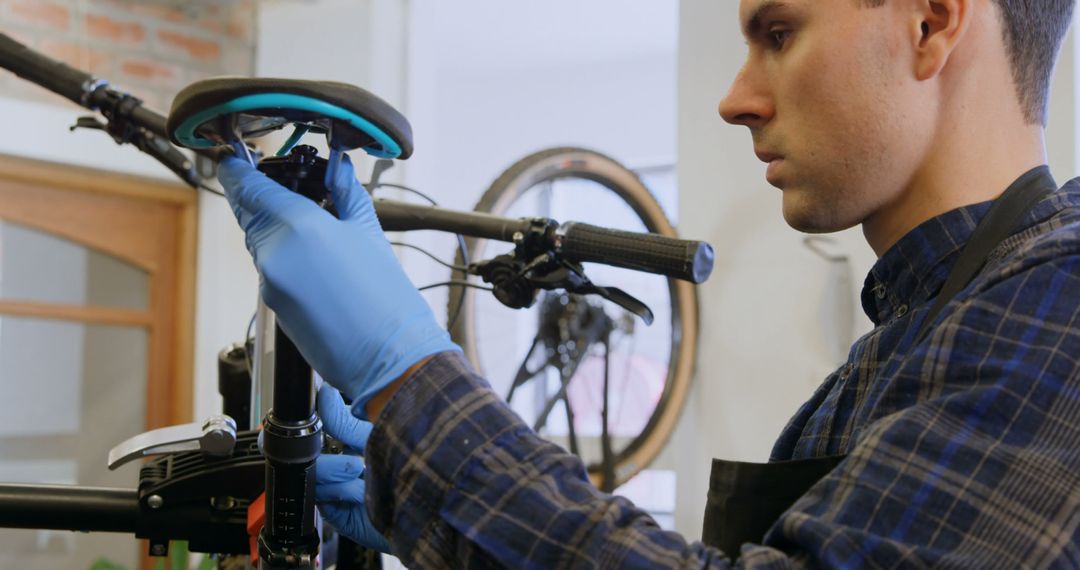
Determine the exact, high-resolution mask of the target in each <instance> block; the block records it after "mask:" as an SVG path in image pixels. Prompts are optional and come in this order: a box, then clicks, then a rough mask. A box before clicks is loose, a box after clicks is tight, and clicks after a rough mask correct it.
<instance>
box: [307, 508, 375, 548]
mask: <svg viewBox="0 0 1080 570" xmlns="http://www.w3.org/2000/svg"><path fill="white" fill-rule="evenodd" d="M363 509H364V507H363V505H336V504H334V503H322V504H320V505H319V512H320V513H321V514H322V517H323V519H325V520H326V522H328V523H330V526H332V527H334V528H336V529H337V530H338V532H339V533H341V534H343V535H344V536H346V537H348V538H349V539H351V540H352V541H353V542H355V543H357V544H359V545H360V546H363V547H365V548H371V549H374V550H378V551H379V552H385V553H387V554H390V543H389V542H387V540H386V538H385V537H383V535H382V534H379V531H377V530H375V527H374V526H372V524H371V521H370V520H369V519H368V518H367V514H366V513H365V512H364V511H363Z"/></svg>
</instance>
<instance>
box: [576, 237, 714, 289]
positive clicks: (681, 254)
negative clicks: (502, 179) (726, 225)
mask: <svg viewBox="0 0 1080 570" xmlns="http://www.w3.org/2000/svg"><path fill="white" fill-rule="evenodd" d="M559 234H561V239H560V240H559V243H560V245H559V247H558V250H559V252H560V253H562V255H563V257H564V258H566V259H569V260H572V261H592V262H596V263H604V264H607V265H614V266H616V267H625V268H627V269H636V270H638V271H645V272H648V273H658V274H660V275H666V276H668V277H674V278H675V279H683V280H685V281H692V282H694V283H704V282H705V280H706V279H708V278H709V274H711V273H712V269H713V257H714V256H713V248H712V246H711V245H709V244H707V243H705V242H703V241H690V240H682V239H676V238H670V237H666V236H661V235H657V234H645V233H635V232H626V231H621V230H612V229H608V228H601V227H598V226H592V225H589V224H582V223H577V222H568V223H565V224H563V225H562V226H560V227H559Z"/></svg>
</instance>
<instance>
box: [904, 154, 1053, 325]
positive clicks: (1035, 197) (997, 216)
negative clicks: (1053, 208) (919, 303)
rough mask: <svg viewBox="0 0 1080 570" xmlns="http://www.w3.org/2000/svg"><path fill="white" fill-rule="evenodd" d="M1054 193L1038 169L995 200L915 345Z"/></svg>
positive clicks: (1045, 171)
mask: <svg viewBox="0 0 1080 570" xmlns="http://www.w3.org/2000/svg"><path fill="white" fill-rule="evenodd" d="M1055 190H1057V184H1056V183H1055V182H1054V177H1053V176H1051V175H1050V168H1049V167H1047V166H1040V167H1037V168H1034V169H1032V170H1029V171H1028V172H1026V173H1025V174H1024V175H1023V176H1021V177H1020V178H1019V179H1017V181H1016V182H1013V184H1012V185H1011V186H1009V188H1008V189H1006V190H1005V193H1004V194H1002V195H1001V197H1000V198H998V199H997V200H995V201H994V205H993V206H991V207H990V211H989V212H987V214H986V217H985V218H983V220H982V222H980V223H979V225H978V226H977V227H976V228H975V231H974V232H972V234H971V239H969V240H968V242H967V244H966V245H965V246H964V249H963V250H962V251H961V252H960V258H959V259H957V260H956V265H955V266H953V269H952V271H951V272H950V273H949V276H948V277H947V278H946V279H945V285H943V286H942V287H941V291H940V292H939V293H938V296H937V299H936V300H935V301H934V305H933V306H932V307H931V308H930V312H929V313H927V315H926V318H925V319H923V322H922V326H921V327H920V328H919V334H918V335H916V337H915V344H918V343H920V342H922V340H923V338H924V337H925V336H926V334H927V332H929V330H930V327H931V325H933V323H934V321H935V320H936V319H937V316H938V314H939V313H940V312H941V309H943V308H944V307H945V305H947V304H948V303H949V301H951V300H953V298H954V297H956V294H957V293H959V292H960V291H963V290H964V287H967V286H968V285H969V284H970V283H971V281H972V280H973V279H975V276H976V275H978V274H979V271H982V268H983V267H984V266H986V262H987V260H988V259H989V257H990V253H991V252H992V251H993V250H994V248H996V247H997V246H998V245H1000V244H1001V242H1002V241H1004V240H1005V238H1007V237H1009V236H1010V235H1011V234H1012V232H1013V230H1015V228H1016V225H1017V224H1018V223H1020V220H1021V219H1022V218H1023V217H1024V216H1025V215H1026V214H1027V213H1028V212H1029V211H1031V208H1032V207H1034V206H1035V204H1036V203H1037V202H1038V201H1039V200H1042V199H1043V198H1044V197H1046V196H1048V195H1049V194H1050V193H1052V192H1054V191H1055Z"/></svg>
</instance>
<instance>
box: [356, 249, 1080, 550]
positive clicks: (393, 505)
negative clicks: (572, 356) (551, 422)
mask: <svg viewBox="0 0 1080 570" xmlns="http://www.w3.org/2000/svg"><path fill="white" fill-rule="evenodd" d="M1077 291H1080V256H1062V257H1059V258H1057V259H1055V260H1053V261H1052V262H1047V263H1038V264H1034V265H1031V266H1028V267H1025V268H1023V270H1019V271H1016V272H1015V273H1014V274H1012V275H1011V276H1009V277H1008V278H1007V279H1003V280H1001V281H1000V282H998V283H995V284H993V286H991V287H989V288H988V289H987V290H986V291H983V292H982V293H980V294H979V295H977V296H975V297H972V298H969V299H966V300H965V301H964V302H963V306H962V307H960V308H957V309H955V310H953V312H952V313H951V314H950V315H949V316H948V317H947V318H946V320H945V322H944V323H943V324H942V325H941V326H939V327H937V328H936V332H935V333H934V335H933V336H932V339H931V342H928V343H925V344H924V345H923V346H921V347H920V348H919V349H917V350H915V351H914V352H912V354H911V355H909V356H908V357H907V358H906V359H904V361H903V362H902V363H901V364H900V365H899V366H900V369H899V370H895V371H893V373H892V374H889V375H887V377H885V378H883V379H882V380H881V381H887V382H892V383H894V385H893V386H890V388H889V390H890V391H891V390H900V391H916V392H919V393H920V401H919V403H917V404H915V405H910V406H906V407H903V408H902V409H897V410H895V411H894V412H892V413H889V414H888V415H885V416H883V417H880V418H877V419H874V420H873V421H868V422H867V425H866V426H865V429H863V430H861V432H860V433H857V434H855V436H856V440H857V442H858V443H857V444H856V445H855V446H854V448H853V449H852V451H851V454H850V456H849V457H848V458H847V459H846V460H845V461H844V462H843V463H841V465H840V466H839V467H838V468H837V469H836V470H834V471H833V472H832V473H830V474H829V475H827V476H826V477H825V478H824V479H823V480H822V481H820V482H819V483H818V484H817V485H816V486H814V487H813V488H812V489H811V491H810V492H809V493H808V494H807V495H805V496H804V497H802V498H801V499H800V500H799V501H798V502H797V503H796V504H795V505H794V507H793V508H792V509H791V510H789V511H788V512H787V513H785V514H784V515H783V517H781V519H780V521H778V523H777V524H776V525H775V526H774V527H773V528H772V529H771V531H770V532H769V534H768V535H767V536H766V537H765V540H764V544H763V545H751V544H747V545H744V546H743V548H742V551H741V552H740V553H739V555H740V559H739V560H738V561H737V562H736V565H738V566H741V567H755V568H791V567H802V566H814V567H817V566H825V567H870V568H876V567H896V566H933V565H955V566H965V567H1021V566H1024V567H1026V566H1035V567H1052V566H1055V565H1071V566H1076V565H1078V564H1080V547H1078V544H1080V475H1078V474H1080V444H1078V443H1080V374H1078V360H1077V359H1078V355H1080V329H1078V327H1077V325H1078V323H1080V303H1077V294H1076V292H1077ZM911 334H914V330H912V331H911ZM946 355H948V356H946ZM888 393H889V391H886V394H888ZM883 405H885V406H886V407H887V403H886V404H883ZM367 451H368V457H367V460H368V468H369V471H368V495H367V500H368V508H369V512H370V514H371V516H372V520H373V522H374V524H375V526H376V527H377V528H379V529H381V530H383V531H384V532H385V533H386V534H387V536H388V538H389V540H390V543H391V544H392V545H393V547H394V550H395V553H396V554H398V555H399V557H401V558H402V560H403V561H404V562H405V563H406V564H407V565H408V566H410V567H413V568H450V567H499V566H502V567H510V568H525V567H528V568H561V567H596V566H600V567H618V568H622V567H631V568H644V567H688V568H704V567H718V568H723V567H728V566H730V565H731V561H730V560H729V559H728V558H727V557H726V556H725V554H724V553H722V552H719V551H717V550H715V549H710V548H707V547H704V546H702V545H701V544H700V543H688V542H687V541H685V540H684V539H683V538H682V537H681V536H679V535H678V534H675V533H672V532H667V531H664V530H661V529H660V528H658V527H657V525H656V524H655V522H654V521H653V520H652V519H651V518H650V517H649V516H648V515H647V514H646V513H644V512H642V511H640V510H638V509H636V508H635V507H634V506H633V505H632V504H630V503H629V502H628V501H626V500H624V499H621V498H617V497H612V496H609V495H605V494H602V493H600V492H599V491H597V490H596V489H595V488H594V487H592V486H591V485H590V484H589V482H588V480H587V478H586V475H585V470H584V468H583V466H582V464H581V463H580V461H579V460H577V458H575V457H573V456H571V455H569V454H567V453H565V452H563V451H562V450H561V449H560V448H558V447H556V446H554V445H552V444H550V443H547V442H545V441H543V440H542V439H540V438H539V437H537V436H536V435H535V434H533V433H532V432H531V431H530V430H529V429H528V427H527V426H525V425H524V424H523V423H522V422H521V421H520V419H518V418H517V417H516V416H515V415H514V414H513V412H511V411H510V410H509V408H508V407H507V406H506V405H505V404H503V403H502V401H501V400H500V399H499V398H498V396H497V395H495V394H494V393H493V392H492V391H491V390H490V389H489V387H488V386H487V384H486V383H485V382H484V381H483V380H482V379H480V378H479V377H477V376H476V374H475V373H474V372H472V371H471V370H470V369H469V368H468V365H467V364H466V363H465V361H464V360H463V359H462V358H461V357H460V356H459V355H456V354H443V355H439V356H438V357H436V358H434V359H432V360H431V361H429V362H428V364H426V365H425V366H424V367H423V368H422V369H421V370H420V371H419V372H418V373H417V374H416V375H415V376H413V377H412V378H411V379H410V381H409V382H406V383H405V385H404V387H403V388H402V390H401V391H400V392H399V393H398V394H397V395H396V396H395V397H394V398H393V400H392V401H391V402H390V404H389V405H388V406H387V408H386V410H385V411H384V413H383V416H382V418H380V422H379V423H378V424H377V425H376V427H375V430H374V432H373V433H372V436H371V439H370V440H369V443H368V449H367Z"/></svg>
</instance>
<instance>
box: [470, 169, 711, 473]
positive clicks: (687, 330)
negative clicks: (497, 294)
mask: <svg viewBox="0 0 1080 570" xmlns="http://www.w3.org/2000/svg"><path fill="white" fill-rule="evenodd" d="M522 166H524V167H522ZM515 168H517V170H518V171H517V172H514V171H515ZM507 175H509V178H506V176H507ZM507 175H504V177H500V180H499V181H497V182H496V183H495V184H493V186H492V190H489V194H486V195H485V199H487V203H486V204H485V200H481V204H480V205H481V206H483V208H478V209H482V210H483V211H487V212H490V213H494V214H497V215H511V216H514V215H522V216H531V215H538V214H540V215H548V216H551V217H554V218H556V219H559V220H560V221H570V220H571V219H572V220H574V221H584V222H588V223H594V224H597V225H605V226H608V227H619V226H620V225H622V226H624V227H622V228H620V229H630V230H635V231H650V232H654V233H659V234H663V235H671V236H674V235H675V232H674V230H673V228H672V227H671V225H670V223H668V221H667V219H666V217H663V215H662V211H660V208H659V206H658V205H657V204H656V202H655V200H654V199H652V197H651V195H649V194H648V191H647V189H645V188H644V186H643V185H642V184H641V182H640V180H639V179H638V178H637V177H636V175H634V174H633V173H632V172H629V171H627V170H626V169H625V168H623V167H621V166H620V165H619V164H618V163H616V162H614V161H612V160H611V159H608V158H607V157H604V156H602V155H599V154H597V153H593V152H591V151H585V150H579V149H568V150H563V151H561V152H548V153H543V152H542V153H538V154H537V155H533V156H531V157H527V158H526V159H523V160H522V161H520V162H519V163H518V164H517V165H515V167H511V169H510V170H508V171H507ZM580 180H587V181H589V182H591V183H592V184H593V185H595V186H597V187H601V188H603V189H604V190H606V191H607V192H609V193H610V194H611V195H612V196H613V197H618V198H619V201H620V202H622V203H625V206H624V207H625V208H627V209H628V210H629V211H630V212H631V213H632V214H633V216H635V218H636V222H637V224H639V225H638V226H637V227H632V226H631V227H625V223H623V224H612V223H610V222H609V221H608V220H607V219H603V218H602V219H597V218H596V217H595V216H594V217H584V216H582V215H580V212H579V213H578V215H572V216H571V217H565V216H562V212H536V211H532V212H525V211H521V212H515V211H514V209H515V205H517V204H520V203H521V201H522V200H523V199H524V198H527V197H528V195H529V194H530V193H535V192H536V191H537V189H538V188H540V187H542V186H543V185H552V184H564V183H566V182H567V181H580ZM499 182H503V183H504V184H503V187H502V189H501V190H499V191H498V193H497V195H496V196H492V195H491V192H492V191H493V190H497V187H498V185H499ZM550 187H551V186H549V188H550ZM628 189H629V197H630V198H633V201H632V202H629V203H627V202H625V199H626V197H627V196H628ZM555 191H556V190H550V192H555ZM579 191H580V190H579ZM492 198H494V199H492ZM643 198H644V199H643ZM556 214H559V215H556ZM609 218H610V216H609ZM490 245H491V244H488V243H487V242H486V241H485V240H469V243H468V246H469V250H470V253H471V255H472V257H473V259H476V258H477V257H476V255H477V254H478V253H480V252H485V253H484V254H483V257H488V256H490V254H491V252H492V250H491V249H490ZM626 271H627V270H616V269H613V268H606V267H604V268H601V267H599V266H593V267H589V268H588V273H589V276H590V277H591V278H593V280H594V282H596V283H597V284H600V285H612V286H618V287H620V288H623V289H624V290H626V291H627V292H629V293H630V294H632V295H635V296H640V289H639V288H635V287H634V286H633V285H630V286H624V282H625V280H626V279H627V277H626V276H631V275H636V276H638V277H636V279H638V280H645V279H653V280H656V281H657V282H658V283H661V284H662V288H663V290H664V291H665V294H664V295H663V303H660V304H658V303H657V302H656V301H655V299H656V295H655V294H652V295H651V296H647V297H649V298H644V299H643V300H645V301H646V302H647V303H648V304H649V305H650V306H652V307H653V309H654V311H656V310H657V309H658V307H659V305H661V304H662V305H663V310H662V311H659V312H658V314H657V322H658V323H664V324H665V327H666V328H665V329H664V330H662V331H661V332H660V333H658V334H659V335H660V336H664V337H666V338H667V339H669V340H668V341H667V342H666V345H667V350H666V351H665V352H664V354H662V358H660V359H659V360H661V361H662V362H663V364H662V366H661V373H662V380H661V382H660V385H659V393H654V392H656V390H657V388H656V385H655V384H656V383H655V382H653V383H652V385H649V383H648V382H645V383H644V388H645V389H644V390H642V388H643V381H642V380H641V374H642V373H643V371H648V370H649V369H650V366H651V368H652V369H653V371H652V372H651V373H652V374H654V375H655V374H657V372H656V371H655V369H656V368H657V367H656V365H655V364H656V360H658V359H656V358H651V359H650V358H647V359H645V360H642V359H640V358H636V359H635V355H636V352H635V351H634V349H631V350H630V352H629V356H628V357H626V358H622V360H621V362H620V360H619V359H617V358H613V359H612V367H611V378H612V379H613V382H612V394H614V396H615V399H618V398H619V397H620V396H621V395H622V392H625V390H626V388H628V387H629V388H633V389H634V390H636V391H635V392H634V394H636V397H638V398H639V399H640V397H641V394H643V393H644V394H646V399H647V398H653V399H655V403H653V405H652V408H651V411H650V412H649V413H648V414H645V416H646V417H645V419H644V421H642V412H641V411H640V409H639V410H637V411H632V412H631V413H630V416H631V420H629V421H627V420H625V419H624V418H625V416H623V417H620V416H618V413H619V412H616V413H615V414H613V415H614V418H612V417H609V427H610V428H611V430H612V431H613V432H614V433H613V435H614V437H615V439H616V445H615V450H614V451H615V480H616V481H615V485H618V484H621V483H623V482H625V481H626V480H628V479H629V478H630V477H632V476H633V475H635V474H636V473H637V472H638V471H640V470H641V469H642V468H644V467H645V466H646V465H647V464H648V463H649V462H651V461H652V460H653V459H654V458H655V456H656V455H657V454H658V453H659V450H660V448H661V447H662V446H663V444H664V443H666V440H667V438H668V437H669V436H670V433H671V431H672V430H673V428H674V424H675V420H676V419H677V416H678V414H679V412H680V411H681V408H682V404H683V401H684V400H685V396H686V392H687V389H688V383H689V375H690V369H691V367H692V364H693V353H694V348H695V347H696V342H697V335H696V332H697V306H696V292H695V290H694V288H693V286H692V285H690V284H689V283H685V282H681V281H675V280H668V279H665V278H662V277H657V276H644V277H642V275H643V274H640V273H636V272H628V273H627V272H626ZM608 275H610V276H611V277H610V278H609V277H607V276H608ZM654 288H655V287H654ZM481 295H482V294H481ZM455 297H457V294H452V295H451V314H453V313H454V312H455V309H454V302H453V299H454V298H455ZM650 298H651V299H653V300H652V301H650V300H649V299H650ZM481 299H484V297H478V296H477V294H476V293H473V292H468V293H466V294H465V295H464V303H463V306H462V308H461V311H462V315H461V317H460V319H461V322H460V325H459V326H455V327H454V332H455V339H456V340H458V341H459V342H460V343H461V344H462V346H463V348H464V350H465V351H466V355H467V356H468V357H469V359H470V360H471V361H472V362H473V363H474V365H476V366H477V367H478V369H479V370H480V371H481V373H487V374H486V376H487V377H488V378H489V379H492V378H494V380H492V383H493V387H495V388H496V390H497V391H498V392H499V394H500V396H503V397H506V395H507V392H506V391H505V385H506V384H507V383H505V382H502V381H501V379H500V378H498V376H499V375H502V374H504V375H506V376H507V377H510V378H512V377H513V374H512V373H511V374H507V373H506V371H505V370H506V365H505V363H504V364H503V371H502V372H497V371H496V370H493V369H492V367H491V365H490V360H491V357H485V356H484V354H483V351H481V350H479V348H478V347H479V346H480V345H483V346H485V347H486V348H485V350H490V346H491V345H490V344H488V343H486V342H484V341H483V339H481V338H480V337H481V336H483V334H482V333H479V332H478V331H477V318H476V315H477V310H478V309H480V310H483V308H484V307H483V306H482V305H483V304H484V303H487V301H484V300H481ZM490 302H491V303H494V300H491V301H490ZM605 307H606V308H607V309H610V308H611V307H613V305H610V304H605ZM500 310H501V311H509V309H506V308H501V309H500ZM608 312H609V313H610V312H613V311H610V310H609V311H608ZM661 313H663V314H661ZM636 326H637V327H639V328H643V327H644V325H643V323H640V322H637V323H636ZM654 326H656V325H654ZM528 330H529V331H530V334H531V333H532V331H535V330H536V323H532V325H531V326H529V327H528ZM654 334H655V333H654ZM627 338H638V337H636V335H631V336H630V337H627ZM530 340H531V339H529V340H526V341H525V343H524V344H529V341H530ZM614 344H615V342H613V345H614ZM654 344H655V341H654ZM613 353H615V354H616V355H617V353H618V348H617V347H616V348H615V349H614V350H613ZM508 360H514V361H515V362H513V364H514V368H516V364H517V362H516V360H517V356H515V357H513V358H509V357H508ZM601 361H602V359H600V360H598V359H597V358H596V355H593V356H592V357H590V358H588V359H585V360H583V361H582V364H581V366H580V367H579V371H580V373H581V374H585V375H586V376H587V377H588V378H592V379H593V380H585V381H582V380H580V378H579V375H575V376H574V378H573V380H571V382H570V384H569V387H568V392H569V399H570V401H571V403H572V404H573V406H571V409H572V410H574V416H575V422H574V424H573V425H574V426H576V427H577V430H578V431H582V432H584V434H583V435H584V436H585V438H590V437H591V438H592V439H593V440H594V443H593V447H596V446H598V445H599V443H598V441H595V440H598V439H599V438H596V437H593V436H594V434H595V432H596V431H597V430H598V429H599V428H598V424H597V418H596V417H592V418H590V417H588V415H587V413H586V414H584V417H583V414H582V413H580V412H579V411H578V405H579V404H578V402H580V401H581V400H583V399H587V398H586V397H587V396H588V394H589V392H590V391H591V392H592V393H594V395H595V392H596V389H597V388H596V386H597V384H598V382H597V381H596V380H595V378H596V377H597V369H598V368H599V369H602V364H600V362H601ZM496 368H497V367H496ZM633 374H636V375H637V376H636V377H634V376H631V375H633ZM645 377H646V378H648V375H647V374H646V376H645ZM548 382H549V385H550V384H553V385H554V386H555V387H556V388H557V387H558V378H555V380H554V381H552V380H548ZM500 384H502V385H503V386H502V387H500ZM519 390H520V388H519ZM650 390H651V391H652V393H651V392H650ZM548 392H549V395H550V389H549V390H548ZM516 397H517V396H515V398H516ZM534 399H537V398H535V397H534ZM594 404H595V402H594ZM526 405H528V404H526ZM582 405H585V404H582ZM511 406H512V407H515V410H517V411H518V412H519V413H521V414H522V415H523V416H524V417H526V420H527V421H529V422H530V423H531V421H530V419H529V417H528V416H529V414H527V413H523V411H525V410H522V409H521V406H515V403H514V402H513V401H511ZM625 406H626V401H625V400H624V401H622V403H621V405H619V404H618V403H617V402H612V404H611V407H612V408H613V409H614V410H620V409H621V410H622V411H623V412H625ZM553 414H554V415H555V416H556V418H558V417H559V416H560V414H558V413H556V412H553ZM594 415H596V416H598V415H599V411H598V410H597V411H596V413H595V414H594ZM561 421H564V422H565V413H564V414H562V417H561ZM635 422H636V423H635ZM567 431H569V430H568V429H567V428H564V429H563V430H561V431H560V430H549V431H548V433H545V434H542V435H544V436H545V437H547V438H548V439H551V440H553V441H556V443H562V444H563V445H564V446H565V447H569V446H567V445H566V444H567V440H568V434H567V433H566V432H567ZM629 432H634V433H633V434H630V433H629ZM582 456H583V459H584V460H585V462H586V464H587V466H588V467H589V472H590V475H591V477H592V478H593V480H594V482H595V483H597V485H598V486H601V487H604V486H605V485H604V483H606V482H605V481H603V477H602V475H601V469H600V465H599V461H598V457H599V456H598V453H597V452H591V453H590V452H585V453H582ZM613 486H614V485H609V486H608V487H609V488H611V487H613Z"/></svg>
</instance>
